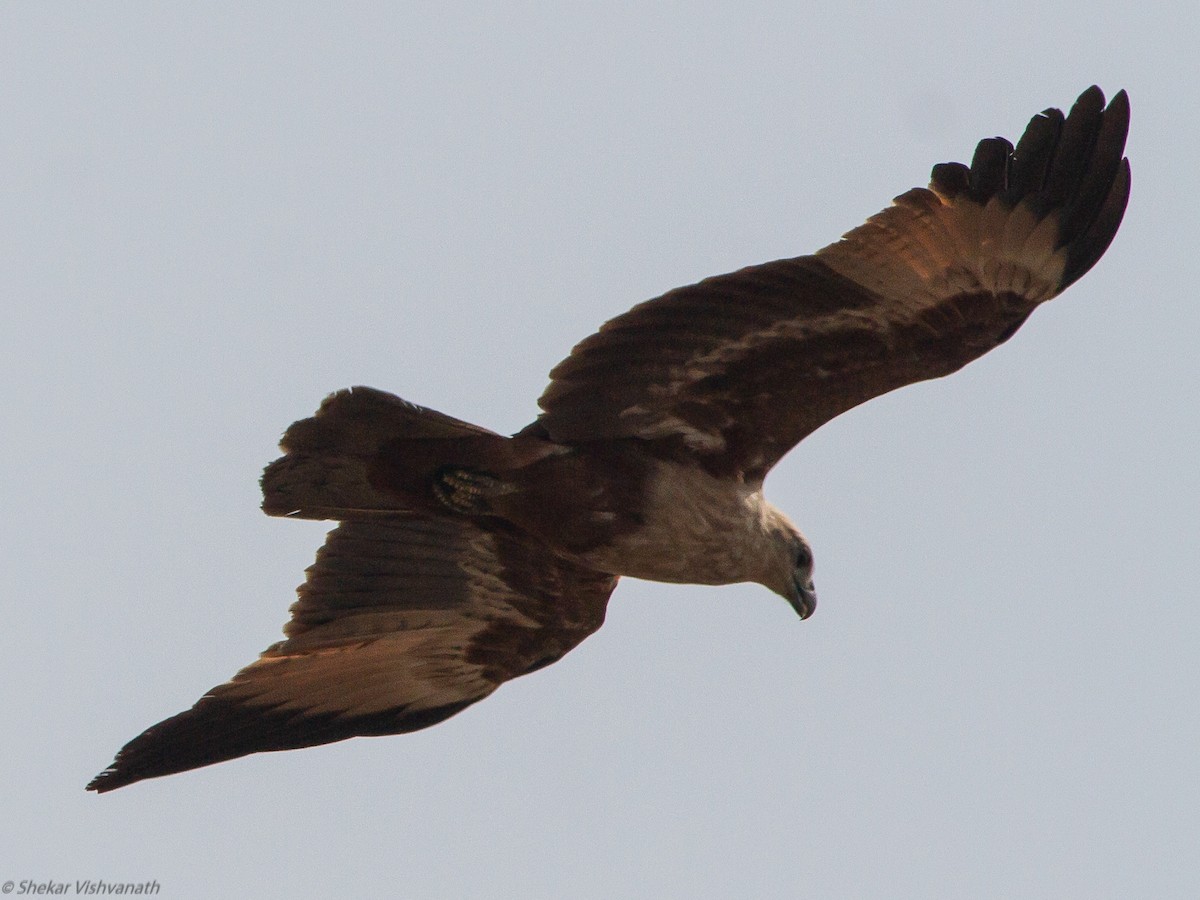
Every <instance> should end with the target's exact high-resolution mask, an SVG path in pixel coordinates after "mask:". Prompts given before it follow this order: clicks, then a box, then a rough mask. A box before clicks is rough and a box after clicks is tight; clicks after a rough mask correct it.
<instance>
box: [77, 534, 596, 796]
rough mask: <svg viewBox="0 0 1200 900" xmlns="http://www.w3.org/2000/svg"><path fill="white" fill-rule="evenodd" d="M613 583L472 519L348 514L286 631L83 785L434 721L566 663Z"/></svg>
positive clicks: (106, 786) (105, 787) (104, 786)
mask: <svg viewBox="0 0 1200 900" xmlns="http://www.w3.org/2000/svg"><path fill="white" fill-rule="evenodd" d="M615 584H616V578H615V577H613V576H610V575H602V574H600V573H597V572H593V571H591V570H588V569H584V568H582V567H580V566H578V565H576V564H574V563H572V562H570V561H568V560H566V559H563V558H561V557H558V556H555V555H554V554H553V553H551V552H550V551H549V550H547V549H546V548H545V547H544V546H542V545H541V544H540V543H538V542H536V541H534V540H532V539H529V538H527V537H524V536H521V535H518V534H516V533H515V532H511V531H507V530H504V529H503V528H500V529H498V530H484V529H482V528H480V527H478V526H476V525H474V524H472V523H471V522H470V521H469V520H466V519H437V518H420V517H400V516H395V517H387V518H372V519H370V520H366V521H348V522H343V523H342V524H341V525H339V526H338V527H337V528H335V529H334V530H333V531H331V532H330V533H329V536H328V538H327V540H326V542H325V545H324V547H322V549H321V550H320V551H319V552H318V554H317V560H316V562H315V563H314V565H313V566H312V567H311V568H310V569H309V570H308V578H307V581H306V582H305V583H304V585H302V586H301V587H300V589H299V594H300V598H299V600H298V601H297V602H296V603H295V604H294V605H293V606H292V618H291V621H290V622H288V624H287V625H286V626H285V628H284V632H285V634H286V635H287V639H286V640H284V641H282V642H280V643H278V644H276V645H274V646H273V647H271V648H270V649H268V650H267V651H266V652H265V653H263V655H262V656H261V657H260V658H259V659H258V660H257V661H255V662H253V663H251V664H250V665H249V666H247V667H246V668H244V669H242V670H241V671H240V672H238V673H237V674H236V675H235V676H234V677H233V678H232V679H231V680H230V681H228V682H226V683H225V684H222V685H219V686H217V687H215V688H213V689H212V690H211V691H209V692H208V693H207V694H205V695H204V697H202V698H201V699H200V701H199V702H198V703H196V705H195V706H193V707H192V708H191V709H189V710H187V711H186V712H182V713H180V714H179V715H177V716H174V717H172V718H170V719H167V720H166V721H164V722H160V723H159V724H157V725H155V726H153V727H152V728H150V729H148V730H147V731H145V732H144V733H143V734H141V735H140V736H139V737H137V738H134V740H132V741H131V742H130V743H129V744H127V745H126V746H125V747H124V748H123V749H122V750H121V751H120V752H119V753H118V754H117V757H116V759H115V760H114V762H113V764H112V765H111V766H109V768H107V769H105V770H104V771H103V772H101V773H100V774H99V775H97V776H96V778H95V779H94V780H93V781H92V783H91V784H89V785H88V788H89V789H90V790H95V791H101V792H103V791H110V790H113V789H114V788H118V787H122V786H124V785H127V784H131V783H133V782H135V781H140V780H142V779H145V778H154V777H157V776H159V775H167V774H171V773H173V772H182V771H185V770H187V769H194V768H198V767H200V766H206V765H210V764H212V763H216V762H221V761H223V760H227V759H233V758H236V757H239V756H245V755H246V754H248V753H256V752H259V751H264V750H286V749H292V748H296V747H308V746H313V745H316V744H326V743H330V742H332V741H340V740H343V739H345V738H350V737H355V736H358V735H381V734H398V733H401V732H407V731H415V730H417V729H420V728H425V727H427V726H429V725H433V724H435V723H437V722H440V721H442V720H443V719H446V718H448V717H449V716H452V715H454V714H455V713H456V712H458V711H460V710H462V709H463V708H465V707H467V706H469V705H470V704H472V703H474V702H476V701H477V700H481V699H483V698H484V697H486V696H487V695H488V694H490V693H491V692H492V691H494V690H495V689H496V688H497V687H499V686H500V684H502V683H503V682H505V681H507V680H509V679H511V678H515V677H517V676H519V675H523V674H525V673H526V672H530V671H533V670H534V669H537V668H540V667H541V666H544V665H546V664H548V663H551V662H554V661H556V660H557V659H559V658H560V657H562V655H563V654H565V653H566V652H567V651H568V650H570V649H571V648H573V647H574V646H576V645H577V644H578V643H579V642H580V641H582V640H583V639H584V638H585V637H587V636H588V635H589V634H591V633H592V632H593V631H595V630H596V629H597V628H599V627H600V625H601V623H602V622H603V621H604V612H605V606H606V604H607V602H608V597H609V595H610V594H611V593H612V589H613V587H614V586H615Z"/></svg>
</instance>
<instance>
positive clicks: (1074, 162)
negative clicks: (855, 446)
mask: <svg viewBox="0 0 1200 900" xmlns="http://www.w3.org/2000/svg"><path fill="white" fill-rule="evenodd" d="M1128 124H1129V104H1128V99H1127V98H1126V96H1125V93H1124V92H1120V93H1118V94H1117V95H1116V97H1114V98H1113V100H1112V102H1111V103H1109V104H1108V106H1107V107H1106V106H1105V104H1104V95H1103V94H1102V93H1101V91H1100V89H1099V88H1096V87H1092V88H1089V89H1088V90H1087V91H1085V92H1084V93H1083V95H1082V96H1081V97H1080V98H1079V100H1078V101H1077V102H1076V104H1075V106H1074V107H1073V108H1072V110H1071V112H1070V115H1068V116H1066V117H1064V116H1063V115H1062V113H1061V112H1059V111H1058V110H1053V109H1051V110H1047V111H1046V112H1044V113H1041V114H1040V115H1038V116H1035V117H1034V119H1033V120H1032V121H1031V122H1030V124H1029V127H1028V128H1027V129H1026V131H1025V133H1024V135H1023V136H1022V137H1021V139H1020V140H1019V141H1018V143H1017V146H1016V148H1015V149H1014V148H1013V146H1012V144H1010V143H1009V142H1008V141H1006V140H1004V139H1003V138H990V139H986V140H984V141H981V142H980V144H979V146H978V148H977V151H976V153H975V157H974V159H973V161H972V164H971V166H970V167H967V166H964V165H962V164H961V163H943V164H940V165H938V166H935V167H934V169H933V173H932V179H931V184H930V187H929V189H914V190H912V191H909V192H908V193H906V194H903V195H902V196H900V197H897V198H896V200H895V205H893V206H892V207H890V208H888V209H886V210H884V211H883V212H881V213H879V214H878V215H876V216H874V217H872V219H870V220H869V221H868V222H867V223H865V224H864V225H862V226H860V227H859V228H856V229H854V230H853V231H851V232H850V233H848V234H847V235H846V236H845V238H843V240H842V241H839V242H838V243H836V244H833V245H831V246H830V247H827V248H825V249H824V250H822V251H820V252H818V253H816V254H814V255H812V256H805V257H799V258H796V259H787V260H779V261H776V262H771V263H766V264H764V265H760V266H753V267H751V268H747V269H742V270H740V271H737V272H733V273H730V274H728V275H721V276H717V277H713V278H707V279H705V280H704V281H701V282H699V283H698V284H694V285H691V286H688V287H683V288H678V289H676V290H673V291H670V292H669V293H667V294H665V295H663V296H661V297H658V298H656V299H654V300H650V301H647V302H646V303H643V304H641V305H639V306H636V307H634V308H633V309H631V310H630V311H629V312H627V313H625V314H623V315H621V316H618V317H617V318H615V319H613V320H611V321H610V322H608V323H606V324H605V325H604V326H603V327H602V328H601V329H600V331H599V332H598V333H596V334H594V335H592V336H591V337H589V338H587V339H586V340H584V341H583V342H582V343H580V344H579V345H578V346H576V347H575V349H574V350H573V351H572V353H571V355H570V356H569V357H567V358H566V359H565V360H563V361H562V362H561V363H559V364H558V366H556V367H555V368H554V370H553V371H552V372H551V383H550V386H549V387H548V388H547V389H546V392H545V393H544V394H543V395H542V398H541V400H540V405H541V407H542V409H543V411H544V412H543V414H542V415H541V416H540V418H539V420H538V422H537V426H536V427H537V429H538V430H539V431H540V432H541V433H544V434H546V435H548V436H549V437H550V438H552V439H554V440H557V441H562V442H568V443H570V442H583V441H595V440H602V439H614V438H627V437H637V438H642V439H643V440H646V441H647V442H649V444H650V445H651V447H658V448H660V450H659V452H662V453H670V454H679V453H686V454H690V455H692V456H693V457H694V458H696V459H698V460H699V461H700V462H701V463H702V464H703V465H705V466H706V467H707V468H708V469H709V470H711V471H713V472H716V473H720V474H725V475H729V476H731V477H742V478H746V479H749V480H754V479H760V478H762V477H763V476H764V475H765V474H766V472H767V471H768V470H769V469H770V468H771V466H773V465H774V464H775V463H776V462H777V461H778V460H779V458H780V457H781V456H783V454H785V453H786V452H787V451H788V450H789V449H790V448H791V447H793V446H794V445H795V444H796V443H797V442H798V441H800V440H801V439H802V438H804V437H805V436H806V435H808V434H810V433H811V432H812V431H814V430H815V429H816V428H818V427H820V426H821V425H822V424H824V423H825V422H827V421H829V420H830V419H831V418H833V417H834V416H837V415H839V414H840V413H842V412H844V411H846V410H848V409H850V408H852V407H854V406H857V405H858V404H860V403H862V402H864V401H866V400H868V399H870V398H871V397H875V396H878V395H880V394H883V393H886V392H887V391H891V390H893V389H895V388H898V387H901V386H903V385H906V384H910V383H912V382H916V381H921V380H924V379H928V378H934V377H938V376H942V375H947V374H949V373H951V372H953V371H956V370H957V369H958V368H960V367H961V366H963V365H965V364H966V363H967V362H970V361H971V360H972V359H975V358H976V357H978V356H980V355H982V354H983V353H985V352H987V351H988V350H990V349H992V348H993V347H995V346H996V345H998V344H999V343H1001V342H1003V341H1004V340H1006V339H1007V338H1008V337H1009V336H1011V335H1012V334H1013V332H1015V331H1016V329H1017V328H1019V327H1020V325H1021V323H1022V322H1024V321H1025V319H1026V317H1028V315H1029V314H1030V312H1032V310H1033V309H1034V308H1035V307H1036V306H1037V305H1038V304H1039V303H1041V302H1044V301H1045V300H1048V299H1050V298H1051V297H1053V296H1055V295H1056V294H1058V293H1059V292H1061V291H1062V290H1063V289H1065V288H1066V287H1067V286H1068V285H1070V284H1071V283H1072V282H1073V281H1075V280H1076V279H1077V278H1079V277H1080V276H1081V275H1082V274H1083V273H1084V272H1086V271H1087V270H1088V269H1090V268H1091V267H1092V266H1093V265H1094V264H1095V263H1096V261H1097V260H1098V259H1099V258H1100V256H1101V255H1102V254H1103V253H1104V251H1105V249H1106V248H1107V247H1108V245H1109V243H1110V242H1111V241H1112V238H1113V236H1114V235H1115V234H1116V231H1117V227H1118V226H1119V224H1120V221H1121V217H1122V215H1123V213H1124V210H1125V204H1126V201H1127V199H1128V196H1129V164H1128V161H1127V160H1125V159H1123V158H1122V153H1123V150H1124V143H1125V135H1126V132H1127V130H1128ZM532 427H533V426H531V428H532Z"/></svg>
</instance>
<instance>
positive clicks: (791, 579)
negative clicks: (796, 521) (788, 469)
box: [760, 502, 817, 619]
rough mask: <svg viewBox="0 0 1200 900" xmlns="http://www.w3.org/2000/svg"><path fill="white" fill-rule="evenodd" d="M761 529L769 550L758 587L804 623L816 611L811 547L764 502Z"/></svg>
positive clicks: (782, 517) (796, 530)
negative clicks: (782, 601)
mask: <svg viewBox="0 0 1200 900" xmlns="http://www.w3.org/2000/svg"><path fill="white" fill-rule="evenodd" d="M763 526H764V530H765V531H766V534H767V538H768V546H769V548H770V550H769V554H768V558H767V560H766V570H765V571H766V574H765V576H764V577H763V578H762V579H761V580H760V583H761V584H763V585H765V586H767V587H769V588H770V589H771V590H773V591H774V592H775V593H777V594H779V596H781V597H783V598H784V599H785V600H787V602H788V603H790V604H791V605H792V609H794V610H796V613H797V614H798V615H799V616H800V618H801V619H807V618H808V617H809V616H811V615H812V614H813V610H815V609H816V608H817V594H816V591H815V589H814V588H813V554H812V547H811V546H809V543H808V541H807V540H806V539H805V537H804V535H802V534H801V533H800V531H799V529H798V528H796V526H795V525H793V524H792V523H791V521H790V520H789V519H788V517H787V516H785V515H784V514H783V513H782V512H780V511H779V510H778V509H776V508H775V507H774V506H772V505H771V504H769V503H765V502H764V503H763Z"/></svg>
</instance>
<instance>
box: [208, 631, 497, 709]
mask: <svg viewBox="0 0 1200 900" xmlns="http://www.w3.org/2000/svg"><path fill="white" fill-rule="evenodd" d="M476 630H478V629H476ZM469 640H470V635H464V634H463V633H462V630H461V628H459V629H453V628H427V629H422V630H420V631H412V632H402V633H400V634H395V635H389V636H387V637H381V638H378V639H375V640H370V641H364V642H360V643H355V644H345V645H341V646H337V647H332V648H324V649H320V650H310V651H307V652H305V653H303V654H300V655H296V654H287V655H277V654H274V653H272V651H268V652H267V654H266V655H264V656H262V657H261V658H260V659H258V660H257V661H256V662H254V663H252V664H250V665H249V666H247V667H246V668H245V669H243V670H242V671H241V672H239V673H238V674H237V675H235V676H234V677H233V679H232V680H231V681H229V682H228V683H226V684H224V685H221V686H220V687H218V688H216V689H215V690H214V691H213V693H214V694H218V695H220V696H222V697H223V698H224V699H228V700H234V701H237V702H239V703H245V704H246V705H249V706H257V707H263V708H266V709H271V710H282V711H295V712H298V713H301V714H303V715H319V714H335V715H343V716H350V717H354V716H368V715H371V714H374V713H382V712H386V711H388V710H392V709H400V708H407V709H435V708H437V707H439V706H444V705H446V704H450V703H457V702H461V701H462V700H464V699H467V698H480V697H483V696H485V695H487V694H489V693H491V692H492V691H493V690H494V689H495V687H496V685H495V684H494V683H491V682H489V681H487V680H486V679H484V678H483V677H482V669H481V667H479V666H477V665H471V664H468V663H465V662H464V661H463V659H462V650H461V648H462V645H463V643H464V641H469Z"/></svg>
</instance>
